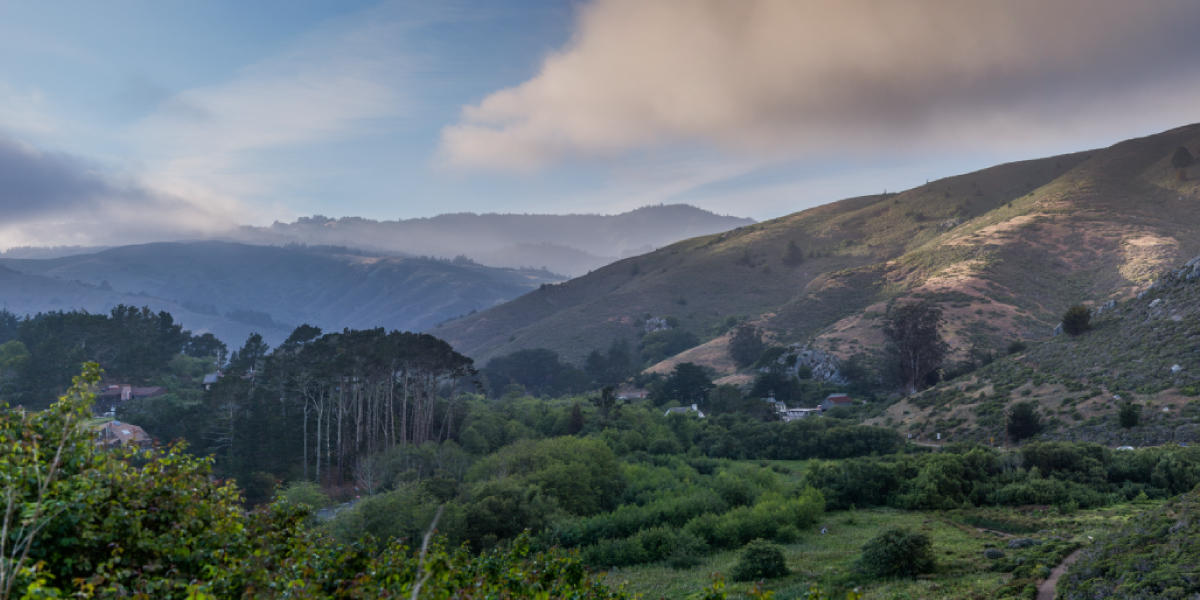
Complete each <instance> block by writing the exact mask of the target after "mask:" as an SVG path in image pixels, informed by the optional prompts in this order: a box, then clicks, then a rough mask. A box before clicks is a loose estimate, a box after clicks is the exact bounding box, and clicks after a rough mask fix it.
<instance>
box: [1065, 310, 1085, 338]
mask: <svg viewBox="0 0 1200 600" xmlns="http://www.w3.org/2000/svg"><path fill="white" fill-rule="evenodd" d="M1091 321H1092V311H1090V310H1088V307H1086V306H1084V305H1082V304H1076V305H1075V306H1072V307H1071V308H1068V309H1067V312H1065V313H1063V316H1062V328H1063V332H1064V333H1066V334H1067V335H1079V334H1081V333H1083V332H1085V331H1087V330H1088V329H1091V328H1092V322H1091Z"/></svg>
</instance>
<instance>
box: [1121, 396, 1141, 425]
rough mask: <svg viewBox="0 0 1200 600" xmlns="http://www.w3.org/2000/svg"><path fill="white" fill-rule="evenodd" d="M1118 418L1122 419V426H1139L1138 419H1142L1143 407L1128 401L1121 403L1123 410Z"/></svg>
mask: <svg viewBox="0 0 1200 600" xmlns="http://www.w3.org/2000/svg"><path fill="white" fill-rule="evenodd" d="M1117 418H1118V419H1119V420H1120V421H1121V427H1124V428H1126V429H1129V428H1130V427H1137V424H1138V421H1141V420H1142V407H1141V406H1138V405H1137V404H1134V403H1132V402H1126V403H1124V404H1122V405H1121V412H1120V413H1118V414H1117Z"/></svg>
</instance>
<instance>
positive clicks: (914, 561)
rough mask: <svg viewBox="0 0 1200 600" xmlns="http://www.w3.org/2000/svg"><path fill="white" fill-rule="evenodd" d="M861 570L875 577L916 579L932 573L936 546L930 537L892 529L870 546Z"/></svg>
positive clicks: (867, 548) (872, 540)
mask: <svg viewBox="0 0 1200 600" xmlns="http://www.w3.org/2000/svg"><path fill="white" fill-rule="evenodd" d="M858 565H859V569H861V570H862V571H864V572H866V573H867V574H868V575H873V576H875V577H913V576H916V575H919V574H921V573H929V572H930V571H932V570H933V544H932V543H930V541H929V536H927V535H925V534H923V533H917V532H914V531H909V530H908V529H904V528H893V529H888V530H886V531H884V532H883V533H880V534H879V535H877V536H875V537H874V538H872V539H871V541H869V542H867V543H866V545H864V546H863V549H862V557H861V558H859V562H858Z"/></svg>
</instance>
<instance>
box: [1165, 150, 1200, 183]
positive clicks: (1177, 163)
mask: <svg viewBox="0 0 1200 600" xmlns="http://www.w3.org/2000/svg"><path fill="white" fill-rule="evenodd" d="M1195 162H1196V158H1195V157H1194V156H1192V153H1191V152H1190V151H1188V149H1187V148H1184V147H1183V146H1180V147H1178V148H1176V149H1175V154H1174V156H1172V157H1171V166H1173V167H1175V172H1176V173H1178V175H1179V180H1180V181H1186V180H1187V170H1188V167H1190V166H1192V165H1193V164H1195Z"/></svg>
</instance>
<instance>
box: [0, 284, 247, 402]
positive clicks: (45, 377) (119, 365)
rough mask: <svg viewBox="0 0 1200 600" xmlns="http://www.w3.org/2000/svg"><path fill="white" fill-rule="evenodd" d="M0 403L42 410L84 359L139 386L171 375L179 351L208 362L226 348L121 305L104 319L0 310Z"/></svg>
mask: <svg viewBox="0 0 1200 600" xmlns="http://www.w3.org/2000/svg"><path fill="white" fill-rule="evenodd" d="M0 347H2V348H3V350H0V357H5V358H2V359H0V360H4V363H3V364H0V394H3V395H2V396H0V399H2V400H4V401H6V402H8V403H10V404H13V405H21V406H24V407H26V408H44V407H46V406H47V405H49V403H50V401H51V400H53V399H54V398H56V397H57V396H58V395H59V394H61V393H62V392H63V390H64V388H65V383H66V382H68V381H70V380H71V377H72V376H73V375H75V374H76V373H78V372H79V365H81V364H83V363H84V362H86V361H94V362H97V363H99V364H100V365H101V366H102V367H103V368H104V370H105V373H106V374H107V376H108V377H109V378H110V379H118V380H121V381H123V382H127V383H135V384H144V383H147V382H149V381H150V379H151V378H153V377H155V376H158V375H161V374H162V373H165V372H168V371H170V367H169V365H170V363H171V361H172V360H173V359H175V357H176V356H178V355H179V354H181V353H183V354H186V355H187V356H191V357H196V358H204V359H207V360H210V361H211V365H210V366H211V368H213V369H215V368H216V366H217V364H218V361H219V360H221V359H223V356H224V353H225V345H224V344H222V343H221V342H220V340H217V339H216V338H214V337H213V336H212V335H211V334H204V335H201V336H193V335H192V334H191V332H189V331H186V330H184V329H183V328H182V327H181V326H180V325H179V324H178V323H176V322H175V320H174V318H173V317H172V316H171V315H170V313H167V312H157V313H156V312H153V311H151V310H150V309H149V308H147V307H143V308H134V307H132V306H125V305H119V306H117V307H115V308H113V309H112V311H110V312H109V313H108V314H91V313H87V312H77V311H70V312H62V311H58V312H48V313H41V314H38V315H35V316H33V317H28V318H25V319H18V318H16V317H15V316H14V315H12V314H10V313H7V312H3V311H0Z"/></svg>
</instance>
